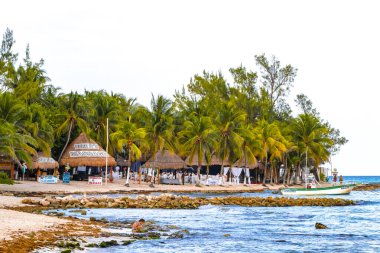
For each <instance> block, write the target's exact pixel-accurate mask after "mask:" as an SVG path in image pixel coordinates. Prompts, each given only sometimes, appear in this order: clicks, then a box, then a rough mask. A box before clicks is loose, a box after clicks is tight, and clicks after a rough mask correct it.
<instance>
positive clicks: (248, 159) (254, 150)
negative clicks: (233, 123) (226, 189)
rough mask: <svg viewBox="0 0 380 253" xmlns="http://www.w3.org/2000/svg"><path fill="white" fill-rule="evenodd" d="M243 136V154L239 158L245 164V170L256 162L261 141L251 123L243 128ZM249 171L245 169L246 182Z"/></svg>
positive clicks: (240, 162) (239, 161)
mask: <svg viewBox="0 0 380 253" xmlns="http://www.w3.org/2000/svg"><path fill="white" fill-rule="evenodd" d="M241 136H242V137H243V144H242V147H241V149H242V151H243V152H242V155H241V157H240V158H239V160H238V163H239V164H244V166H245V170H247V169H249V168H248V167H249V165H250V164H256V163H257V159H256V155H258V154H259V150H260V143H259V142H258V141H257V140H256V139H255V135H254V132H253V129H252V127H251V125H249V124H245V125H243V128H242V129H241ZM246 173H247V171H244V182H245V175H246Z"/></svg>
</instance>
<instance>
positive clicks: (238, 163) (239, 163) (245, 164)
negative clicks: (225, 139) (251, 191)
mask: <svg viewBox="0 0 380 253" xmlns="http://www.w3.org/2000/svg"><path fill="white" fill-rule="evenodd" d="M258 166H259V163H258V162H257V161H256V162H253V161H251V160H250V159H249V160H248V159H247V161H245V158H244V157H242V158H240V159H239V160H237V161H236V162H235V163H234V164H233V165H232V167H245V168H250V169H254V168H257V167H258Z"/></svg>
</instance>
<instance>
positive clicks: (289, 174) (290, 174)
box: [286, 167, 292, 184]
mask: <svg viewBox="0 0 380 253" xmlns="http://www.w3.org/2000/svg"><path fill="white" fill-rule="evenodd" d="M288 170H289V171H288V180H286V181H287V182H288V184H290V179H291V176H292V168H291V167H289V168H288Z"/></svg>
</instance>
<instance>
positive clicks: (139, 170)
mask: <svg viewBox="0 0 380 253" xmlns="http://www.w3.org/2000/svg"><path fill="white" fill-rule="evenodd" d="M138 174H139V184H141V166H139V168H138Z"/></svg>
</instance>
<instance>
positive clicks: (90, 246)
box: [85, 243, 99, 248]
mask: <svg viewBox="0 0 380 253" xmlns="http://www.w3.org/2000/svg"><path fill="white" fill-rule="evenodd" d="M85 247H87V248H98V247H99V245H98V244H96V243H89V244H87V245H85Z"/></svg>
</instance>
